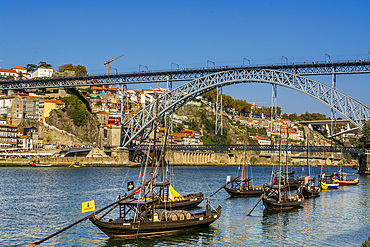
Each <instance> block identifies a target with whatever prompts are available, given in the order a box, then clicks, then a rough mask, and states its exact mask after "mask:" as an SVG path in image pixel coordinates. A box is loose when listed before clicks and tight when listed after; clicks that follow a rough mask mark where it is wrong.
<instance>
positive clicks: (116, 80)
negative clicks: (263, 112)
mask: <svg viewBox="0 0 370 247" xmlns="http://www.w3.org/2000/svg"><path fill="white" fill-rule="evenodd" d="M236 69H243V70H250V71H255V70H279V71H286V72H288V73H292V74H297V75H328V74H333V73H335V74H357V73H370V61H365V60H361V61H356V62H343V63H342V62H341V63H313V64H295V65H294V64H290V65H271V66H254V67H236V66H235V67H234V68H231V67H228V66H223V67H217V68H199V69H191V68H190V69H182V70H175V71H173V70H171V71H155V72H151V71H150V72H140V73H125V74H116V75H101V76H84V77H65V78H62V77H60V78H50V79H35V80H17V81H2V82H1V81H0V90H20V89H32V88H57V87H75V86H92V85H111V84H135V83H151V82H166V81H189V80H193V79H197V78H200V77H203V76H205V75H209V74H214V73H217V72H223V71H233V70H236Z"/></svg>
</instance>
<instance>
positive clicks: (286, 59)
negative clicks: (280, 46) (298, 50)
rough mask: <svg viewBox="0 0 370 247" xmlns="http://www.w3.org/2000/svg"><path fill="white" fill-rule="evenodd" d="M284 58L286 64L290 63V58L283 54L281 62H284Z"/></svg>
mask: <svg viewBox="0 0 370 247" xmlns="http://www.w3.org/2000/svg"><path fill="white" fill-rule="evenodd" d="M284 59H285V61H286V64H287V65H288V58H287V57H284V56H281V64H284Z"/></svg>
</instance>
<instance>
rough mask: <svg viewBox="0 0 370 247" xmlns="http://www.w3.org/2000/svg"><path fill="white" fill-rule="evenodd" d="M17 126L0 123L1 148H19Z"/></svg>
mask: <svg viewBox="0 0 370 247" xmlns="http://www.w3.org/2000/svg"><path fill="white" fill-rule="evenodd" d="M18 135H19V133H18V129H17V126H14V125H8V124H0V147H1V148H5V149H7V148H9V149H10V148H17V144H18V143H17V139H18Z"/></svg>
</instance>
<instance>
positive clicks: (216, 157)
mask: <svg viewBox="0 0 370 247" xmlns="http://www.w3.org/2000/svg"><path fill="white" fill-rule="evenodd" d="M251 156H254V157H255V158H256V162H255V163H254V165H277V161H276V160H275V161H273V162H272V161H271V159H268V158H261V157H259V155H258V154H257V153H255V154H248V158H247V159H250V157H251ZM39 160H40V163H41V164H53V165H54V166H67V167H68V166H69V165H71V164H72V163H74V162H76V161H78V162H79V163H80V164H84V165H85V166H107V167H115V166H136V165H140V164H139V163H135V162H131V161H129V152H128V151H127V150H117V151H112V154H111V156H110V157H50V158H40V159H39ZM29 161H30V159H2V160H0V166H25V165H28V162H29ZM166 161H167V162H168V163H169V164H171V165H188V166H191V165H203V166H204V165H209V166H227V165H242V164H243V163H244V153H243V152H239V153H233V154H230V153H212V152H209V153H208V152H189V151H167V152H166ZM321 162H322V161H321ZM294 165H303V166H305V165H306V162H302V163H299V164H297V163H295V164H294ZM313 165H323V164H322V163H318V164H313ZM328 165H329V166H337V165H338V164H337V163H330V164H328ZM348 166H351V165H350V164H348Z"/></svg>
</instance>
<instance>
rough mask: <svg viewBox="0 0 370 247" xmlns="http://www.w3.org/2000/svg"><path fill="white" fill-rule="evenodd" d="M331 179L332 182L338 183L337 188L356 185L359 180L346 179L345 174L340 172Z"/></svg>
mask: <svg viewBox="0 0 370 247" xmlns="http://www.w3.org/2000/svg"><path fill="white" fill-rule="evenodd" d="M331 179H332V180H333V181H334V182H336V183H338V184H339V186H347V185H357V184H358V183H359V182H360V179H359V178H355V179H350V178H347V173H344V172H341V171H339V172H337V173H335V174H333V175H332V177H331Z"/></svg>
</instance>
